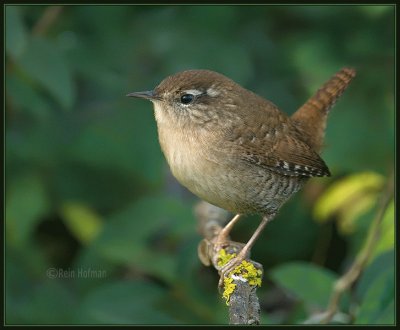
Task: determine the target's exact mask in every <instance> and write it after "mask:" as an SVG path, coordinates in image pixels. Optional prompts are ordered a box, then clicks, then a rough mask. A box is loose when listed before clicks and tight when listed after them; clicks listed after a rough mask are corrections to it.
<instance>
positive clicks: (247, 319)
mask: <svg viewBox="0 0 400 330" xmlns="http://www.w3.org/2000/svg"><path fill="white" fill-rule="evenodd" d="M195 211H196V215H197V218H198V230H199V232H200V234H201V235H202V236H203V237H204V239H203V240H202V241H201V242H200V244H199V248H198V255H199V258H200V260H201V261H202V263H203V264H204V265H206V266H211V265H213V267H214V268H215V269H216V270H218V271H219V270H220V268H221V265H220V263H219V262H220V259H221V252H223V254H224V255H225V253H226V254H229V255H230V254H233V253H236V254H237V253H238V252H239V251H240V250H241V249H242V248H243V245H244V244H242V243H238V242H233V241H229V242H227V244H226V245H224V246H223V250H224V251H221V249H222V247H217V246H215V245H214V244H213V242H214V240H215V238H216V237H217V236H218V233H219V232H220V231H221V230H222V228H223V226H224V224H225V222H226V220H227V216H228V212H226V211H225V210H222V209H220V208H218V207H216V206H213V205H211V204H208V203H206V202H200V203H199V204H198V205H197V206H196V210H195ZM245 260H246V262H248V263H249V264H248V265H249V266H250V267H253V268H252V269H254V270H256V272H257V276H259V277H260V278H261V276H262V265H261V264H259V263H257V262H255V261H252V260H250V259H249V258H248V257H247V258H246V259H245ZM228 282H229V286H230V287H231V288H232V292H231V293H230V294H229V296H228V297H227V295H226V292H227V291H226V290H227V288H226V287H225V292H224V297H225V298H226V299H228V300H229V323H230V324H260V303H259V301H258V297H257V295H256V289H257V286H258V285H255V284H254V283H252V281H251V280H249V279H246V278H244V277H242V276H234V275H231V277H230V278H229V279H228V281H225V283H224V284H225V286H226V285H227V283H228Z"/></svg>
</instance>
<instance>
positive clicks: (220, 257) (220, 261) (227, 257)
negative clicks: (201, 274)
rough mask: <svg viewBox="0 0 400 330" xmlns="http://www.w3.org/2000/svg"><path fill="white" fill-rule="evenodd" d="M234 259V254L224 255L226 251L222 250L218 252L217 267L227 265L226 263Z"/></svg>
mask: <svg viewBox="0 0 400 330" xmlns="http://www.w3.org/2000/svg"><path fill="white" fill-rule="evenodd" d="M234 257H236V253H232V254H229V253H226V251H225V250H224V249H221V250H219V253H218V266H219V267H222V266H223V265H225V264H226V263H228V261H229V260H231V259H233V258H234Z"/></svg>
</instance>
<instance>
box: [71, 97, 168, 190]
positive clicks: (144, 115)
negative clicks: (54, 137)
mask: <svg viewBox="0 0 400 330" xmlns="http://www.w3.org/2000/svg"><path fill="white" fill-rule="evenodd" d="M115 98H116V99H122V98H124V99H123V100H125V99H126V101H127V102H128V101H129V100H128V98H126V97H125V95H123V94H122V91H121V94H120V95H116V96H115ZM146 106H147V109H145V107H146ZM141 107H143V108H141ZM151 107H152V106H151V104H143V103H142V104H141V103H134V104H132V103H126V104H124V105H123V106H121V105H119V104H118V103H113V104H110V105H109V108H108V111H109V112H108V113H106V114H99V116H98V117H96V118H93V119H92V121H91V125H90V126H88V127H85V129H83V130H82V131H81V134H80V136H79V137H78V139H77V141H76V142H75V144H74V145H71V157H72V158H73V159H75V160H78V161H80V162H84V163H86V164H89V165H90V166H93V167H97V168H105V169H109V168H113V169H115V170H118V171H120V172H122V173H128V174H129V173H130V174H131V175H132V174H135V175H136V177H137V180H138V181H139V180H143V181H145V182H146V183H148V184H152V185H154V184H155V183H159V182H160V180H161V175H162V166H163V165H164V164H165V163H163V160H162V153H161V150H160V146H159V144H158V140H157V130H156V127H155V121H154V115H153V114H152V112H151V111H152V108H151ZM132 181H133V183H132V184H134V180H133V178H132Z"/></svg>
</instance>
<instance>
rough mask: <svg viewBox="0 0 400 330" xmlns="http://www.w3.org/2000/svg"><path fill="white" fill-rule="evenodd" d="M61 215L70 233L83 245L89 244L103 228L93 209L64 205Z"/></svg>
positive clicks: (81, 205) (75, 204)
mask: <svg viewBox="0 0 400 330" xmlns="http://www.w3.org/2000/svg"><path fill="white" fill-rule="evenodd" d="M61 215H62V217H63V219H64V221H65V225H66V226H67V227H68V229H69V230H70V231H71V233H72V234H73V235H74V236H75V237H76V239H77V240H79V241H80V242H81V243H83V244H87V243H89V242H91V241H92V240H93V239H94V238H95V237H96V236H97V235H98V234H99V232H100V230H101V228H102V226H103V221H102V219H101V217H100V216H99V215H98V214H96V213H95V212H94V210H93V209H91V208H90V207H88V206H87V205H84V204H81V203H76V202H66V203H64V204H63V205H62V207H61Z"/></svg>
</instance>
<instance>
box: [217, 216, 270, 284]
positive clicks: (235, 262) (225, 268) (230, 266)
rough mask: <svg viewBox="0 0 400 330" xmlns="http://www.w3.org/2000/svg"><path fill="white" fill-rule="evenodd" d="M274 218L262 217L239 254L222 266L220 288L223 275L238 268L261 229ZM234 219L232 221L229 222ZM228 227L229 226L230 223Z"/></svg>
mask: <svg viewBox="0 0 400 330" xmlns="http://www.w3.org/2000/svg"><path fill="white" fill-rule="evenodd" d="M274 216H275V214H269V215H265V216H263V218H262V220H261V223H260V224H259V225H258V227H257V229H256V231H255V232H254V233H253V235H252V236H251V238H250V239H249V241H248V242H247V243H246V245H245V246H244V247H243V249H242V250H241V251H240V252H239V254H238V255H237V256H236V257H234V258H232V259H231V260H229V261H228V262H227V263H226V264H225V265H224V266H222V268H221V270H220V272H221V277H220V280H219V286H222V283H223V281H224V277H225V275H228V274H229V273H230V272H231V271H232V270H234V269H235V268H236V267H237V266H239V265H240V263H241V262H242V261H243V260H244V259H245V258H246V256H247V254H248V253H249V252H250V250H251V248H252V247H253V245H254V243H255V241H256V240H257V238H258V236H260V234H261V232H262V231H263V229H264V228H265V226H266V225H267V223H268V222H269V221H270V220H272V219H273V218H274ZM234 219H235V218H234ZM234 219H232V220H231V222H232V221H233V220H234ZM228 225H230V223H229V224H228ZM224 229H225V228H224Z"/></svg>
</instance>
